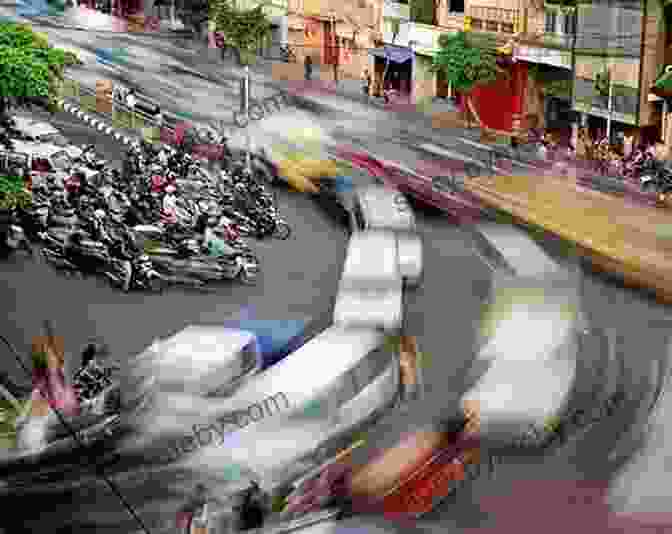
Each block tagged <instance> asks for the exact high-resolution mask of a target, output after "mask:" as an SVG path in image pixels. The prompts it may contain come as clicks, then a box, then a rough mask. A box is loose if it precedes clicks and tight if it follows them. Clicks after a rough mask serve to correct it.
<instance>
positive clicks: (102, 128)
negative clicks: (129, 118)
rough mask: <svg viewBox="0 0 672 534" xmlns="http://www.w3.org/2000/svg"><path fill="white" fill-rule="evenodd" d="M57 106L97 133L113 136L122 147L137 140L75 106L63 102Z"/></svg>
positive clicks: (60, 101)
mask: <svg viewBox="0 0 672 534" xmlns="http://www.w3.org/2000/svg"><path fill="white" fill-rule="evenodd" d="M58 105H59V107H60V108H61V109H63V111H65V112H67V113H70V114H72V115H75V116H76V117H77V118H78V119H80V120H82V121H83V122H85V123H86V124H88V125H89V126H91V127H92V128H95V129H96V130H98V131H99V132H101V133H104V134H106V135H111V136H113V137H114V138H115V139H116V140H117V141H121V142H122V143H123V144H124V145H130V144H131V143H132V142H133V141H136V140H137V138H131V137H128V136H126V135H124V134H122V133H120V132H118V131H117V130H116V129H115V128H113V127H112V126H108V125H107V124H105V123H104V122H103V121H102V120H100V119H97V118H95V117H92V116H91V115H89V114H88V113H86V112H84V111H82V110H81V109H80V108H79V107H77V106H75V105H74V104H70V103H69V102H66V101H65V100H59V101H58Z"/></svg>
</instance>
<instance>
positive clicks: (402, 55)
mask: <svg viewBox="0 0 672 534" xmlns="http://www.w3.org/2000/svg"><path fill="white" fill-rule="evenodd" d="M369 54H371V55H373V56H376V57H380V58H383V59H389V60H390V61H392V62H393V63H405V62H406V61H408V60H409V59H412V58H413V56H414V54H415V53H414V52H413V50H412V49H410V48H408V47H406V46H390V45H385V46H382V47H380V48H373V49H371V50H369Z"/></svg>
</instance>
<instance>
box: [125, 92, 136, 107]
mask: <svg viewBox="0 0 672 534" xmlns="http://www.w3.org/2000/svg"><path fill="white" fill-rule="evenodd" d="M136 103H137V99H136V98H135V94H134V93H133V92H132V91H131V92H130V93H128V95H126V105H127V106H128V107H129V108H131V109H135V104H136Z"/></svg>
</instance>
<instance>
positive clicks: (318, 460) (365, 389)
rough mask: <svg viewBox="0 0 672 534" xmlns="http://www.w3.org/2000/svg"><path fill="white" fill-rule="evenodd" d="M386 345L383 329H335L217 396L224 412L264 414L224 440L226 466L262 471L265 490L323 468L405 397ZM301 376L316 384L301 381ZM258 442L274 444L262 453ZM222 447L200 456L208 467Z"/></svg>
mask: <svg viewBox="0 0 672 534" xmlns="http://www.w3.org/2000/svg"><path fill="white" fill-rule="evenodd" d="M386 341H387V336H386V335H385V334H384V333H383V332H380V331H376V330H371V329H344V328H341V327H338V326H332V327H330V328H327V329H326V330H325V331H323V332H322V333H320V334H319V335H317V336H316V337H314V338H312V339H311V340H310V341H308V342H307V343H306V344H305V345H303V346H302V347H300V348H299V349H298V350H296V351H295V352H293V353H292V354H290V355H289V356H287V357H286V358H284V359H283V360H282V361H280V362H278V363H276V364H275V365H274V366H272V367H270V368H269V369H267V370H265V371H263V372H261V373H259V374H258V375H256V376H254V377H253V378H252V379H251V380H247V381H246V382H245V383H243V384H242V385H241V387H239V388H238V389H236V390H235V391H234V392H233V394H231V395H229V396H227V397H225V398H222V399H221V400H220V399H217V398H213V402H217V403H219V402H221V406H222V413H227V412H228V413H232V412H234V413H235V412H237V411H241V410H242V411H243V412H251V410H250V407H252V406H255V405H256V406H257V407H259V409H260V410H261V411H262V412H263V415H264V416H263V417H262V418H255V420H254V421H249V422H248V424H247V425H246V426H244V427H243V428H239V429H235V430H233V431H232V432H231V433H230V434H227V435H225V436H224V438H223V440H224V446H226V445H227V442H228V441H227V440H229V439H230V440H231V441H230V443H231V446H230V447H227V450H226V453H225V454H226V456H227V458H228V460H227V461H229V460H230V461H232V462H234V463H235V464H237V465H240V466H243V467H245V468H246V469H248V470H249V471H250V472H253V473H256V474H257V475H258V476H259V477H260V478H261V481H262V482H261V486H262V489H264V491H274V490H275V489H277V488H278V487H280V486H282V485H283V484H287V483H288V482H290V481H292V480H295V479H296V478H297V477H300V476H302V475H304V474H306V473H308V472H309V471H310V470H312V469H314V468H315V467H317V466H319V465H320V464H322V463H323V462H324V461H325V459H327V458H329V457H330V455H333V454H335V452H336V451H337V450H338V449H340V448H341V447H342V444H343V440H344V439H346V440H347V439H351V436H352V434H353V433H354V432H356V431H358V430H360V429H362V428H363V426H364V425H367V424H370V423H371V422H372V421H374V420H375V419H376V417H377V416H379V415H382V414H383V413H385V412H386V410H387V408H389V407H391V406H393V405H395V404H396V403H397V402H398V401H399V400H400V399H402V398H403V395H404V390H403V385H402V383H401V380H400V370H399V356H398V354H396V353H395V352H394V350H393V349H392V348H391V345H390V344H389V343H386ZM318 355H319V358H316V356H318ZM297 373H300V375H301V376H304V377H310V379H303V380H297V379H296V377H297ZM224 400H225V401H226V402H223V401H224ZM281 401H284V402H281ZM271 404H273V406H274V408H275V409H272V408H271ZM283 404H284V405H283ZM224 406H227V408H228V409H227V410H226V411H224V410H223V408H224ZM218 411H219V410H218ZM251 418H252V416H251V415H248V419H251ZM234 443H235V446H234ZM255 443H256V444H258V443H269V444H272V446H269V447H268V450H267V451H262V450H259V448H258V447H255ZM217 449H219V450H215V449H213V450H208V449H203V450H202V451H201V453H199V454H203V458H204V459H206V461H207V458H208V455H209V454H213V455H215V456H217V455H218V454H222V451H221V448H219V447H218V448H217Z"/></svg>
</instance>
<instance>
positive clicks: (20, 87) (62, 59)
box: [0, 22, 81, 115]
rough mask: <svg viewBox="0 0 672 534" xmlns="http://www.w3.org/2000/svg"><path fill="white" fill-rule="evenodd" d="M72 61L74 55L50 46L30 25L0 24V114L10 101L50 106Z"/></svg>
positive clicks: (74, 63) (74, 57) (53, 106)
mask: <svg viewBox="0 0 672 534" xmlns="http://www.w3.org/2000/svg"><path fill="white" fill-rule="evenodd" d="M76 64H81V61H80V60H79V58H77V56H76V54H73V53H72V52H68V51H65V50H61V49H59V48H54V47H52V46H50V45H49V43H48V42H47V39H46V37H44V36H43V35H41V34H38V33H35V32H33V31H32V29H31V28H30V26H28V25H22V24H16V23H14V22H3V23H0V115H4V114H5V113H6V112H7V110H8V109H9V107H10V106H11V105H12V104H13V105H17V106H21V107H23V106H30V105H40V106H42V107H47V108H49V109H54V108H55V106H56V97H57V95H58V91H59V88H60V86H61V84H62V82H63V75H64V71H65V68H66V67H68V66H71V65H76Z"/></svg>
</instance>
